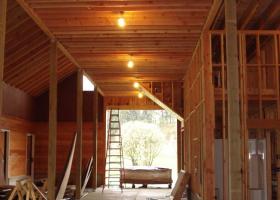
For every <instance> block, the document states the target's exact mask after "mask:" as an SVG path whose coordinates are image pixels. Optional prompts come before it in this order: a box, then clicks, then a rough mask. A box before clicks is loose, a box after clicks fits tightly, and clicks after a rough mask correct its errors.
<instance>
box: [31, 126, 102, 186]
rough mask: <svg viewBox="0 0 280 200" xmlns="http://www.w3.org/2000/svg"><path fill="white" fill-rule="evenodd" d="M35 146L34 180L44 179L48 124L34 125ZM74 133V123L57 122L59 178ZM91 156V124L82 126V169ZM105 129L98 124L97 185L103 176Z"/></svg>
mask: <svg viewBox="0 0 280 200" xmlns="http://www.w3.org/2000/svg"><path fill="white" fill-rule="evenodd" d="M35 126H36V128H35V129H36V146H35V151H36V154H35V178H45V177H46V176H47V165H46V161H47V148H48V143H47V139H48V134H47V133H48V124H47V123H46V122H42V123H37V124H36V125H35ZM75 131H76V123H75V122H59V123H58V134H57V174H58V177H60V176H61V174H62V172H63V169H64V165H65V163H66V160H67V155H68V152H69V149H70V145H71V142H72V139H73V136H74V133H75ZM91 156H92V123H91V122H84V124H83V167H85V166H86V164H87V162H88V160H89V158H90V157H91ZM104 170H105V129H104V128H103V124H102V123H99V132H98V169H97V171H98V177H99V180H98V183H99V185H101V184H102V183H103V177H104V174H105V171H104ZM70 180H71V182H72V183H73V181H74V180H75V165H73V167H72V172H71V178H70Z"/></svg>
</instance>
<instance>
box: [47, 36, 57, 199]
mask: <svg viewBox="0 0 280 200" xmlns="http://www.w3.org/2000/svg"><path fill="white" fill-rule="evenodd" d="M56 136H57V42H56V41H55V40H52V41H51V46H50V90H49V139H48V141H49V146H48V199H55V180H56Z"/></svg>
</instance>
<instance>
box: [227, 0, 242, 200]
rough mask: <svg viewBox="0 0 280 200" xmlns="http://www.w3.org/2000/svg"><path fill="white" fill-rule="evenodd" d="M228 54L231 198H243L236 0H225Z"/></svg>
mask: <svg viewBox="0 0 280 200" xmlns="http://www.w3.org/2000/svg"><path fill="white" fill-rule="evenodd" d="M225 30H226V56H227V94H228V96H227V100H228V151H229V162H228V166H229V176H228V181H229V185H228V186H229V192H228V195H229V200H241V199H242V159H241V158H242V150H241V142H242V140H241V127H240V105H239V103H240V101H239V80H240V77H239V69H238V50H237V45H238V43H237V17H236V1H235V0H227V1H225Z"/></svg>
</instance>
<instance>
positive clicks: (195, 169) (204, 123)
mask: <svg viewBox="0 0 280 200" xmlns="http://www.w3.org/2000/svg"><path fill="white" fill-rule="evenodd" d="M209 45H210V37H209V34H208V33H205V34H203V35H202V37H201V40H200V42H199V44H198V46H197V47H196V50H195V53H194V55H193V57H192V61H191V64H190V65H189V66H188V70H187V73H186V76H185V79H184V90H185V95H184V99H185V113H184V114H185V126H184V127H185V128H184V131H185V144H186V148H187V149H186V150H185V151H186V154H185V169H186V170H187V171H189V172H190V173H191V189H192V193H193V195H194V196H196V197H201V198H203V199H213V198H214V171H213V170H214V169H213V168H214V167H213V166H214V149H213V146H214V123H213V122H214V121H213V119H214V117H213V116H214V115H213V114H214V109H213V108H214V105H213V102H214V94H213V91H214V88H213V85H212V84H211V81H212V70H211V67H210V66H209V64H210V60H209V59H210V57H209V56H210V54H209V52H210V49H209V47H210V46H209Z"/></svg>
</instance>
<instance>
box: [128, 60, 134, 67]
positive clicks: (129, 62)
mask: <svg viewBox="0 0 280 200" xmlns="http://www.w3.org/2000/svg"><path fill="white" fill-rule="evenodd" d="M127 67H128V68H130V69H131V68H133V67H134V62H133V61H132V60H130V61H128V63H127Z"/></svg>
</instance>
